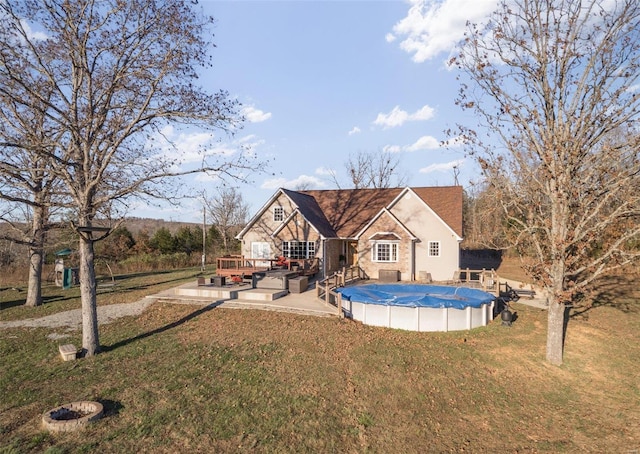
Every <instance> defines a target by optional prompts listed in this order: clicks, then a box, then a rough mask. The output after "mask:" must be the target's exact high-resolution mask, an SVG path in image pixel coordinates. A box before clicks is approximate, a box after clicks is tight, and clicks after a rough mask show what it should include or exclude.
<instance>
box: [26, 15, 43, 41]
mask: <svg viewBox="0 0 640 454" xmlns="http://www.w3.org/2000/svg"><path fill="white" fill-rule="evenodd" d="M20 24H21V25H22V28H23V29H24V32H25V33H26V34H27V38H29V39H30V40H31V41H45V40H46V39H47V38H49V37H48V36H47V34H46V33H44V32H36V31H33V29H32V28H31V25H29V23H28V22H27V21H25V20H22V21H20Z"/></svg>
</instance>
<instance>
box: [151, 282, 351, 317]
mask: <svg viewBox="0 0 640 454" xmlns="http://www.w3.org/2000/svg"><path fill="white" fill-rule="evenodd" d="M148 298H151V299H155V300H158V301H168V302H172V303H182V304H198V305H209V304H217V306H218V307H222V308H230V309H262V310H275V311H283V312H294V313H301V314H307V315H316V316H321V317H328V316H337V315H338V309H337V308H336V307H335V306H331V305H329V304H326V303H324V302H323V301H321V300H319V299H318V298H316V289H315V282H311V283H310V284H309V287H308V289H307V290H306V291H304V292H302V293H289V291H288V290H280V289H268V288H252V286H251V285H249V284H240V285H236V284H231V285H225V286H220V287H218V286H214V285H213V284H205V285H198V283H197V282H195V281H194V282H189V283H186V284H183V285H180V286H178V287H174V288H171V289H169V290H165V291H163V292H160V293H157V294H155V295H149V296H148Z"/></svg>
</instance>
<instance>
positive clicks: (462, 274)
mask: <svg viewBox="0 0 640 454" xmlns="http://www.w3.org/2000/svg"><path fill="white" fill-rule="evenodd" d="M453 282H454V284H464V285H465V286H467V287H474V288H481V289H482V290H484V291H485V292H487V293H493V294H494V295H496V296H500V285H499V281H498V273H496V271H495V270H494V269H493V268H492V269H489V270H487V269H485V268H482V269H481V270H472V269H469V268H464V269H462V268H461V269H459V270H458V271H456V273H455V274H454V276H453Z"/></svg>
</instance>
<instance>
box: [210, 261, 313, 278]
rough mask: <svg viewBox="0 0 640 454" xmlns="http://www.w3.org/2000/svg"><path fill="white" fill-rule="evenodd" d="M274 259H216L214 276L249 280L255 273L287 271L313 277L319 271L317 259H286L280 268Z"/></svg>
mask: <svg viewBox="0 0 640 454" xmlns="http://www.w3.org/2000/svg"><path fill="white" fill-rule="evenodd" d="M277 261H278V260H276V259H252V258H246V257H243V256H239V255H234V256H227V257H218V258H216V274H217V275H218V276H225V277H230V278H232V277H239V278H241V279H250V278H251V276H252V275H253V273H255V272H257V271H268V270H272V269H287V270H289V271H295V272H297V273H298V274H299V275H301V276H313V275H315V274H316V273H317V272H318V271H319V269H320V266H319V260H318V259H288V260H287V261H286V264H285V265H284V266H282V267H276V266H275V264H276V262H277Z"/></svg>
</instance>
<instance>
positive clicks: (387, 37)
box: [384, 33, 396, 43]
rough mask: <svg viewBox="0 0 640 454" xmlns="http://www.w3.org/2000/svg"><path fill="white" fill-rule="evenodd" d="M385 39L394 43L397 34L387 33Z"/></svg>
mask: <svg viewBox="0 0 640 454" xmlns="http://www.w3.org/2000/svg"><path fill="white" fill-rule="evenodd" d="M384 39H385V40H386V41H387V42H388V43H392V42H394V41H395V40H396V36H395V35H394V34H393V33H387V34H386V35H385V36H384Z"/></svg>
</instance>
